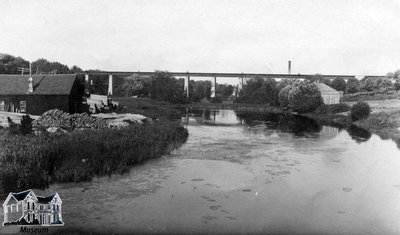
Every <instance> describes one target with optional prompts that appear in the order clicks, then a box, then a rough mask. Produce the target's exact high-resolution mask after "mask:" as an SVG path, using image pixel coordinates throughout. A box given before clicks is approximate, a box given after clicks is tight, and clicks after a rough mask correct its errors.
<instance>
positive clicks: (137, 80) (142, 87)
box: [122, 74, 151, 97]
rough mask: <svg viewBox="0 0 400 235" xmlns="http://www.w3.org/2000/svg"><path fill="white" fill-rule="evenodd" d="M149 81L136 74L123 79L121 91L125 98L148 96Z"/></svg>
mask: <svg viewBox="0 0 400 235" xmlns="http://www.w3.org/2000/svg"><path fill="white" fill-rule="evenodd" d="M150 87H151V80H150V78H147V77H141V76H140V75H138V74H133V75H132V76H129V77H126V78H124V83H123V84H122V90H123V93H124V95H125V96H141V97H143V96H148V95H149V93H150Z"/></svg>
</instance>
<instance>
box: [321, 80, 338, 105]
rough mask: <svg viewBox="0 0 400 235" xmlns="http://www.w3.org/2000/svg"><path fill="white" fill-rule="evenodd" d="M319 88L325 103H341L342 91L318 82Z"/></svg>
mask: <svg viewBox="0 0 400 235" xmlns="http://www.w3.org/2000/svg"><path fill="white" fill-rule="evenodd" d="M317 85H318V89H319V91H320V92H321V96H322V99H323V100H324V104H339V103H340V97H341V93H340V92H339V91H337V90H335V89H333V88H332V87H330V86H328V85H326V84H325V83H322V82H320V83H318V84H317Z"/></svg>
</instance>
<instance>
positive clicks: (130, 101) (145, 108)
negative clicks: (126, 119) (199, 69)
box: [114, 97, 182, 120]
mask: <svg viewBox="0 0 400 235" xmlns="http://www.w3.org/2000/svg"><path fill="white" fill-rule="evenodd" d="M114 100H115V101H117V102H118V103H119V104H120V105H121V106H123V107H124V108H123V109H122V110H121V112H122V113H136V114H142V115H144V116H146V117H150V118H153V119H168V120H174V119H181V117H182V113H181V112H180V111H179V110H178V109H174V108H173V105H171V104H170V103H168V102H164V101H156V100H152V99H149V98H130V97H116V98H114Z"/></svg>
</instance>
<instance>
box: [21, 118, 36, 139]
mask: <svg viewBox="0 0 400 235" xmlns="http://www.w3.org/2000/svg"><path fill="white" fill-rule="evenodd" d="M32 122H33V119H32V118H31V117H30V116H29V115H24V116H22V119H21V126H20V127H19V130H20V131H21V134H23V135H28V134H30V133H32V131H33V130H32Z"/></svg>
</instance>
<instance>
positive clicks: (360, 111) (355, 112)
mask: <svg viewBox="0 0 400 235" xmlns="http://www.w3.org/2000/svg"><path fill="white" fill-rule="evenodd" d="M370 113H371V108H370V107H369V105H368V104H367V103H365V102H362V101H359V102H357V103H356V104H354V105H353V107H351V111H350V116H351V120H353V121H357V120H360V119H363V118H366V117H368V116H369V114H370Z"/></svg>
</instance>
